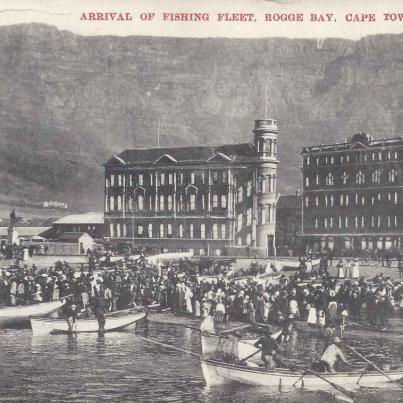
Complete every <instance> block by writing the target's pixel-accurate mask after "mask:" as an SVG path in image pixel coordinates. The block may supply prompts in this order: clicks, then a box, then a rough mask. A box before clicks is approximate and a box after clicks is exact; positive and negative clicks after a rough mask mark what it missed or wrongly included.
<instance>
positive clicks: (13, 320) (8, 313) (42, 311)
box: [0, 300, 65, 328]
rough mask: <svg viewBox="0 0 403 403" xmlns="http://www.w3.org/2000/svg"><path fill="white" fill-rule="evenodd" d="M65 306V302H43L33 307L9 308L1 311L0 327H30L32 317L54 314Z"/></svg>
mask: <svg viewBox="0 0 403 403" xmlns="http://www.w3.org/2000/svg"><path fill="white" fill-rule="evenodd" d="M64 304H65V300H57V301H51V302H42V303H39V304H32V305H21V306H9V307H5V308H1V309H0V327H1V328H4V327H17V326H18V327H23V326H26V327H29V318H30V316H42V315H47V314H49V313H52V312H54V311H56V310H58V309H59V308H61V307H62V306H63V305H64Z"/></svg>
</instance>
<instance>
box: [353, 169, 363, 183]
mask: <svg viewBox="0 0 403 403" xmlns="http://www.w3.org/2000/svg"><path fill="white" fill-rule="evenodd" d="M355 183H357V184H358V185H362V184H363V183H365V174H364V172H362V171H358V172H357V173H356V175H355Z"/></svg>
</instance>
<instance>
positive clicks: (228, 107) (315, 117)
mask: <svg viewBox="0 0 403 403" xmlns="http://www.w3.org/2000/svg"><path fill="white" fill-rule="evenodd" d="M402 49H403V35H394V36H393V35H379V36H372V37H366V38H364V39H362V40H359V41H356V42H353V41H347V40H341V39H327V40H324V41H316V40H302V39H282V38H276V39H258V40H249V39H245V40H241V39H231V40H226V39H173V38H150V37H123V38H120V37H111V36H108V37H82V36H79V35H75V34H72V33H69V32H64V31H63V32H61V31H58V30H57V29H56V28H53V27H49V26H44V25H37V24H29V25H16V26H7V27H1V28H0V198H1V199H3V198H7V197H11V198H22V199H29V200H31V199H32V200H50V199H57V200H63V201H67V202H68V203H69V206H71V207H76V208H90V209H91V210H94V209H96V208H102V199H103V198H102V191H103V181H102V174H103V170H102V166H101V164H102V163H103V162H105V161H106V160H107V159H108V158H109V157H110V156H111V155H113V154H114V153H115V152H120V151H121V150H122V149H124V148H127V147H139V146H153V145H156V132H157V119H159V121H160V132H161V145H164V146H172V145H178V144H181V145H196V144H206V143H216V144H220V143H224V142H237V141H249V140H251V139H252V133H251V130H252V128H253V120H254V119H255V118H259V117H262V115H263V114H264V96H265V82H266V80H267V83H268V93H269V103H268V106H269V114H270V116H271V117H274V118H277V119H278V121H279V127H280V131H281V132H280V135H279V158H280V162H281V165H280V172H279V179H280V191H282V192H283V193H284V192H285V193H286V192H294V190H295V189H296V188H300V179H299V178H300V173H299V168H298V166H299V153H300V150H301V148H302V146H303V145H306V144H312V143H326V142H333V141H341V140H343V139H345V138H347V137H349V136H350V135H351V134H353V133H355V132H357V131H368V132H370V133H371V134H372V135H374V136H375V137H392V136H399V135H401V134H403V131H402V129H401V128H402V125H403V113H402V108H403V95H402V94H403V91H402V90H403V55H402V52H401V50H402Z"/></svg>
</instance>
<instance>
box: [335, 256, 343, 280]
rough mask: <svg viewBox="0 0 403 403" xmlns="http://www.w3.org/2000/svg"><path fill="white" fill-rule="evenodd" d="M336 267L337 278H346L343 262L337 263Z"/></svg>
mask: <svg viewBox="0 0 403 403" xmlns="http://www.w3.org/2000/svg"><path fill="white" fill-rule="evenodd" d="M336 267H337V278H344V266H343V263H342V262H341V260H340V262H339V263H337V266H336Z"/></svg>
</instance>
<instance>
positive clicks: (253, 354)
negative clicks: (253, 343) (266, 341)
mask: <svg viewBox="0 0 403 403" xmlns="http://www.w3.org/2000/svg"><path fill="white" fill-rule="evenodd" d="M261 351H262V350H261V349H259V350H257V351H255V352H254V353H252V354H251V355H248V356H247V357H245V358H242V360H241V361H239V363H240V364H241V363H242V362H245V361H247V360H249V358H252V357H253V356H255V355H256V354H257V353H260V352H261Z"/></svg>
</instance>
